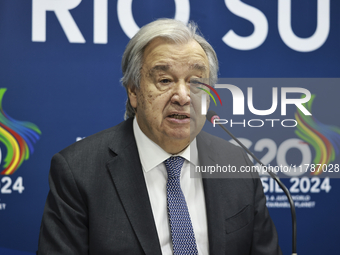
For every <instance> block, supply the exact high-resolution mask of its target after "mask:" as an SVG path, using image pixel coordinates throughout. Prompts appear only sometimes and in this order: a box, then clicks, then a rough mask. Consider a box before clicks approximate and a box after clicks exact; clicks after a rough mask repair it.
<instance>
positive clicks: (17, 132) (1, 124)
mask: <svg viewBox="0 0 340 255" xmlns="http://www.w3.org/2000/svg"><path fill="white" fill-rule="evenodd" d="M6 90H7V89H6V88H0V142H1V143H2V144H4V145H5V147H6V150H7V154H6V157H4V160H3V162H4V164H3V166H2V167H3V169H4V170H3V171H2V172H1V174H2V175H10V174H13V173H14V172H15V171H16V170H17V169H18V168H19V167H20V166H21V164H22V163H23V161H24V160H28V159H29V156H30V154H31V153H33V151H34V149H33V144H34V143H36V142H37V141H38V140H39V135H41V131H40V130H39V128H38V127H37V126H36V125H35V124H33V123H31V122H27V121H18V120H15V119H13V118H11V117H10V116H8V115H7V114H6V112H5V111H4V109H3V107H2V99H3V96H4V94H5V92H6Z"/></svg>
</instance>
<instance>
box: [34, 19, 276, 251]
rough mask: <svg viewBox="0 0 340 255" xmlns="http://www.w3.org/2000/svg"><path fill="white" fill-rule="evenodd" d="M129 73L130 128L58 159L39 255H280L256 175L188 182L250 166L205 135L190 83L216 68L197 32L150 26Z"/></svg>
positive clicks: (135, 42)
mask: <svg viewBox="0 0 340 255" xmlns="http://www.w3.org/2000/svg"><path fill="white" fill-rule="evenodd" d="M122 68H123V75H124V76H123V78H122V83H123V85H124V87H125V88H126V90H127V94H128V101H127V105H126V117H127V120H126V121H123V122H122V123H120V124H119V125H117V126H115V127H112V128H110V129H108V130H104V131H102V132H100V133H98V134H95V135H93V136H90V137H87V138H86V139H84V140H82V141H80V142H77V143H75V144H73V145H71V146H70V147H68V148H66V149H65V150H63V151H61V152H60V153H58V154H56V155H55V156H54V157H53V159H52V163H51V171H50V177H49V182H50V188H51V190H50V192H49V195H48V198H47V201H46V206H45V210H44V216H43V220H42V225H41V231H40V238H39V250H38V254H62V255H67V254H72V255H73V254H96V255H98V254H100V255H104V254H230V255H242V254H254V255H255V254H263V255H264V254H266V255H274V254H281V250H280V248H279V246H278V238H277V233H276V230H275V226H274V225H273V222H272V220H271V219H270V217H269V214H268V210H267V208H266V205H265V197H264V194H263V191H262V186H261V181H260V179H259V178H257V176H248V177H249V178H242V179H233V178H224V179H204V178H203V179H202V178H190V166H196V165H216V163H219V164H220V165H223V164H230V165H235V166H241V165H249V164H251V163H250V161H249V159H248V157H247V156H246V155H245V153H243V152H242V151H241V150H240V148H238V147H235V146H233V145H231V144H229V143H228V142H226V141H222V140H221V139H219V138H216V137H214V136H211V135H208V134H206V133H204V132H201V129H202V127H203V125H204V122H205V116H202V115H201V114H200V93H192V85H190V84H191V83H190V81H191V80H192V79H204V78H209V80H210V82H212V83H213V82H215V81H216V79H217V70H218V62H217V58H216V54H215V52H214V50H213V48H212V47H211V46H210V45H209V44H208V43H207V42H206V41H205V40H204V39H203V38H202V37H201V36H200V35H198V34H197V33H196V26H195V25H194V24H189V25H188V26H186V25H184V24H183V23H181V22H179V21H175V20H170V19H161V20H157V21H154V22H152V23H150V24H148V25H146V26H144V27H143V28H141V29H140V31H139V32H138V33H137V34H136V35H135V36H134V37H133V38H132V39H131V41H130V42H129V44H128V45H127V48H126V50H125V53H124V56H123V61H122ZM189 148H190V150H189Z"/></svg>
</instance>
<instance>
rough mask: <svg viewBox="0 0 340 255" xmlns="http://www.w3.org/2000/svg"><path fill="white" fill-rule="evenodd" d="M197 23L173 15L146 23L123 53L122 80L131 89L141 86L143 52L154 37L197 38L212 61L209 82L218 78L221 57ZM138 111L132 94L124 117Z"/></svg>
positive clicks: (178, 42) (179, 42) (214, 81)
mask: <svg viewBox="0 0 340 255" xmlns="http://www.w3.org/2000/svg"><path fill="white" fill-rule="evenodd" d="M197 30H198V27H197V25H196V24H195V23H194V22H189V24H188V25H185V24H184V23H182V22H181V21H178V20H174V19H158V20H156V21H153V22H151V23H149V24H147V25H145V26H143V27H142V28H141V29H140V30H139V31H138V33H137V34H136V35H135V36H134V37H133V38H132V39H131V40H130V42H129V43H128V45H127V46H126V49H125V51H124V54H123V58H122V71H123V77H122V79H121V82H122V84H123V86H124V87H125V89H126V91H127V92H128V88H133V87H135V88H139V84H140V76H141V74H140V71H141V69H142V65H143V53H144V50H145V48H146V46H147V45H148V44H149V43H150V42H151V41H152V40H153V39H155V38H163V39H166V40H168V41H171V42H174V43H176V44H185V43H188V42H189V41H191V40H195V41H196V42H197V43H199V44H200V45H201V47H202V48H203V50H204V51H205V53H206V55H207V57H208V61H209V70H210V73H209V80H210V84H215V83H216V81H217V72H218V60H217V56H216V53H215V51H214V49H213V48H212V46H211V45H210V44H209V43H208V42H207V41H206V40H205V39H204V38H203V36H202V35H200V34H199V32H198V31H197ZM134 115H135V111H134V108H133V107H132V106H131V104H130V101H129V97H128V99H127V102H126V111H125V119H127V118H129V117H133V116H134Z"/></svg>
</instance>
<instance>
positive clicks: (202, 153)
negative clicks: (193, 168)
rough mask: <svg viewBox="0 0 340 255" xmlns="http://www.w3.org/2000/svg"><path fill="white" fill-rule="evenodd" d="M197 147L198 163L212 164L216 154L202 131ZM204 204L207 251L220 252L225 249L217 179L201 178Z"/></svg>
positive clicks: (219, 184) (214, 163)
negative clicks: (206, 224)
mask: <svg viewBox="0 0 340 255" xmlns="http://www.w3.org/2000/svg"><path fill="white" fill-rule="evenodd" d="M197 149H198V158H199V162H200V165H202V166H214V165H216V162H215V160H214V158H215V156H216V154H215V152H214V151H213V150H211V146H210V141H209V140H208V139H205V138H204V136H203V135H202V132H201V133H200V134H199V135H198V136H197ZM203 187H204V195H205V204H206V212H207V220H208V236H209V253H210V254H221V252H223V251H224V250H225V238H226V234H225V230H224V221H225V219H224V214H223V208H222V204H223V203H221V201H222V199H223V198H222V197H221V191H222V187H221V183H220V180H219V179H212V178H203Z"/></svg>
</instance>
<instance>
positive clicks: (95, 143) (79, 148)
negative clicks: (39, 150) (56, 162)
mask: <svg viewBox="0 0 340 255" xmlns="http://www.w3.org/2000/svg"><path fill="white" fill-rule="evenodd" d="M131 136H132V137H133V131H132V120H131V119H128V120H126V121H123V122H121V123H119V124H118V125H116V126H113V127H111V128H108V129H105V130H102V131H100V132H98V133H95V134H93V135H90V136H88V137H86V138H84V139H82V140H80V141H77V142H75V143H73V144H71V145H69V146H68V147H66V148H65V149H63V150H61V151H60V152H59V153H60V154H61V155H63V156H64V157H82V158H84V157H89V156H93V155H95V154H103V153H107V152H108V151H109V148H110V147H112V146H113V144H115V143H119V142H121V141H122V140H124V139H125V140H126V139H127V138H128V137H131Z"/></svg>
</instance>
